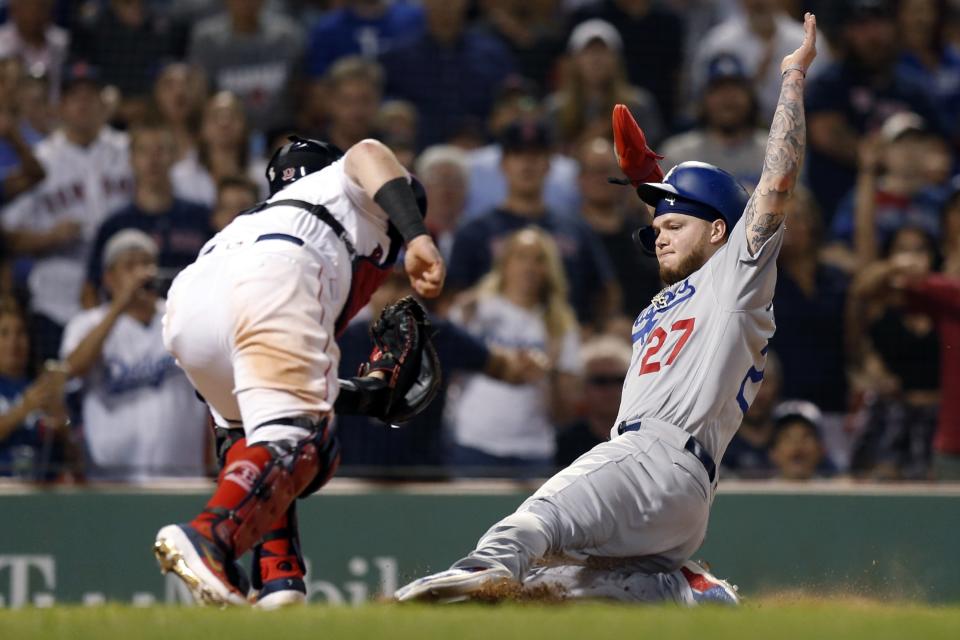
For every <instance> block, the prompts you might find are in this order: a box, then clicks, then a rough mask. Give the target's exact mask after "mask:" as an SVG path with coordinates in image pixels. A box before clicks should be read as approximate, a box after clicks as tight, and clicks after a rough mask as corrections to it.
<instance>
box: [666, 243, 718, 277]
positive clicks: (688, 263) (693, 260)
mask: <svg viewBox="0 0 960 640" xmlns="http://www.w3.org/2000/svg"><path fill="white" fill-rule="evenodd" d="M706 262H707V252H706V249H705V247H703V246H699V247H696V248H695V249H693V250H692V251H691V252H690V253H689V254H687V255H686V256H685V257H683V258H682V259H681V260H680V263H679V264H678V265H677V266H676V267H665V266H663V264H662V263H661V264H660V279H661V280H663V281H664V282H665V283H666V284H667V286H670V285H672V284H676V283H678V282H680V281H681V280H683V279H685V278H687V277H689V276H690V274H691V273H693V272H694V271H696V270H697V269H699V268H700V267H702V266H703V265H704V264H706Z"/></svg>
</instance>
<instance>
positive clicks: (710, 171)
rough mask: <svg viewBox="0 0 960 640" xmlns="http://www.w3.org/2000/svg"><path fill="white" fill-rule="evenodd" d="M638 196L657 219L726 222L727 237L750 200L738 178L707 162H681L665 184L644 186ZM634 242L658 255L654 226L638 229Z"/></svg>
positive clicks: (665, 177)
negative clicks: (671, 216)
mask: <svg viewBox="0 0 960 640" xmlns="http://www.w3.org/2000/svg"><path fill="white" fill-rule="evenodd" d="M637 194H638V195H639V196H640V199H641V200H643V201H644V202H646V203H647V204H649V205H650V206H651V207H654V213H653V217H654V218H656V217H657V216H660V215H664V214H667V213H682V214H685V215H689V216H694V217H696V218H700V219H702V220H706V221H708V222H713V221H714V220H716V219H718V218H722V219H723V220H724V222H726V223H727V233H729V232H730V230H731V229H733V227H734V225H735V224H737V220H739V219H740V216H741V215H743V210H744V208H746V206H747V200H748V199H749V196H748V195H747V191H746V190H745V189H744V188H743V187H741V186H740V183H738V182H737V179H736V178H734V177H733V176H732V175H730V174H729V173H727V172H726V171H724V170H723V169H721V168H719V167H715V166H713V165H712V164H707V163H706V162H681V163H680V164H678V165H677V166H675V167H674V168H673V169H670V171H669V172H668V173H667V175H666V176H664V178H663V182H645V183H643V184H641V185H640V186H639V187H637ZM634 239H635V240H636V241H637V242H638V243H639V244H640V246H641V248H643V250H644V251H646V252H647V253H650V254H655V253H656V245H655V244H654V241H655V240H656V234H654V231H653V227H652V226H648V227H642V228H640V229H638V230H637V231H636V233H635V234H634Z"/></svg>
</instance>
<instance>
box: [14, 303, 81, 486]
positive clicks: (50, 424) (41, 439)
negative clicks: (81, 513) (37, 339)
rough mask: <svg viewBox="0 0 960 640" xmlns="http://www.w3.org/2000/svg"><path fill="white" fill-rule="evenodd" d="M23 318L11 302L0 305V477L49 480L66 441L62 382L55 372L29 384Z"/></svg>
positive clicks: (50, 370)
mask: <svg viewBox="0 0 960 640" xmlns="http://www.w3.org/2000/svg"><path fill="white" fill-rule="evenodd" d="M29 370H30V338H29V336H28V334H27V327H26V318H25V317H24V314H23V311H22V310H21V309H20V306H19V305H18V304H17V303H16V301H14V300H13V299H11V298H4V299H2V300H0V476H17V477H20V478H23V479H28V480H46V479H52V478H53V477H55V476H56V475H57V472H58V471H60V470H61V469H58V468H57V466H58V464H60V463H62V462H64V458H63V453H64V450H65V449H66V442H67V440H68V435H69V430H68V428H69V426H70V420H69V414H68V413H67V409H66V406H65V405H64V400H63V385H64V382H65V381H66V377H65V375H64V373H63V371H60V370H58V369H57V368H56V367H49V368H46V369H44V370H43V373H41V374H40V375H39V376H36V377H35V378H32V377H31V376H30V375H29V373H28V372H29Z"/></svg>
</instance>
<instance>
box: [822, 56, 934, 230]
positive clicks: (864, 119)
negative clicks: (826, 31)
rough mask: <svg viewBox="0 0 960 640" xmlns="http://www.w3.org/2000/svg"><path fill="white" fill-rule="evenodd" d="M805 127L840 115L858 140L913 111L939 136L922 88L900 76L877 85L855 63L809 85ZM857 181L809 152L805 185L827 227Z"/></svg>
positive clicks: (893, 74) (830, 69)
mask: <svg viewBox="0 0 960 640" xmlns="http://www.w3.org/2000/svg"><path fill="white" fill-rule="evenodd" d="M806 111H807V122H808V123H809V122H810V120H811V119H812V118H813V117H814V116H816V115H817V114H818V113H822V112H831V113H839V114H840V115H841V116H842V117H843V120H844V122H845V123H846V124H847V125H848V126H849V127H851V128H852V129H853V131H854V132H856V133H857V134H858V135H863V134H866V133H870V132H872V131H876V130H877V129H879V128H880V127H881V126H882V125H883V122H884V121H885V120H886V119H887V118H888V117H890V116H891V115H893V114H895V113H898V112H901V111H913V112H914V113H916V114H918V115H919V116H920V117H922V118H923V119H924V121H925V122H926V123H927V124H928V125H929V126H930V127H931V128H932V129H934V130H936V131H943V130H944V128H945V127H944V125H943V123H942V122H941V119H940V116H939V112H938V111H937V108H936V106H935V105H934V103H933V101H932V100H931V98H930V96H928V95H927V94H926V92H925V89H924V87H923V85H922V84H921V83H920V82H918V81H917V80H915V79H914V78H912V77H911V76H909V75H907V74H906V73H904V72H903V71H900V70H896V71H892V72H891V75H890V79H889V81H887V82H885V83H883V84H879V85H878V84H877V82H876V81H875V80H874V79H873V78H872V77H871V76H869V75H867V74H865V73H864V72H863V71H861V70H859V69H858V68H857V67H855V66H854V65H853V64H848V63H844V62H837V63H834V64H832V65H830V66H829V67H827V68H826V69H825V70H824V71H823V73H821V74H820V75H818V76H817V77H816V78H813V79H811V80H810V84H809V86H808V87H807V92H806ZM855 181H856V169H855V168H854V167H852V166H847V165H844V164H841V163H839V162H837V161H836V160H834V159H833V158H831V157H829V156H827V155H825V154H823V153H820V152H819V151H817V149H816V147H815V146H813V145H808V149H807V182H808V183H809V185H810V189H811V190H812V191H813V193H814V195H815V196H816V198H817V201H818V202H819V203H820V207H821V209H822V210H823V214H824V221H825V222H826V223H827V225H828V226H829V224H830V222H831V219H832V217H833V213H834V212H835V211H836V210H837V206H838V205H839V203H840V200H841V199H842V198H843V196H844V195H846V193H847V192H848V191H849V190H850V189H851V188H852V187H853V184H854V182H855Z"/></svg>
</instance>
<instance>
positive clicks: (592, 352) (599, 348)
mask: <svg viewBox="0 0 960 640" xmlns="http://www.w3.org/2000/svg"><path fill="white" fill-rule="evenodd" d="M631 351H632V349H631V347H630V343H629V342H627V341H626V340H624V339H622V338H616V337H613V336H600V337H596V338H592V339H591V340H590V341H589V342H587V343H585V344H584V345H583V348H582V349H581V351H580V356H581V360H582V361H583V415H582V416H581V417H580V418H579V419H578V420H577V421H576V422H574V423H573V424H570V425H568V426H566V427H565V428H564V429H563V430H562V431H560V432H558V433H557V452H556V454H555V455H554V464H555V466H557V467H559V468H561V469H562V468H565V467H568V466H570V464H572V463H573V461H574V460H576V459H577V458H579V457H580V456H581V455H583V454H584V453H586V452H587V451H590V449H593V448H594V447H595V446H597V445H598V444H600V443H601V442H606V441H607V440H609V439H610V430H611V429H612V428H613V427H614V426H615V423H616V421H617V412H618V411H619V409H620V392H621V391H622V389H623V379H624V377H625V376H626V375H627V369H628V368H629V367H630V354H631Z"/></svg>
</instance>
